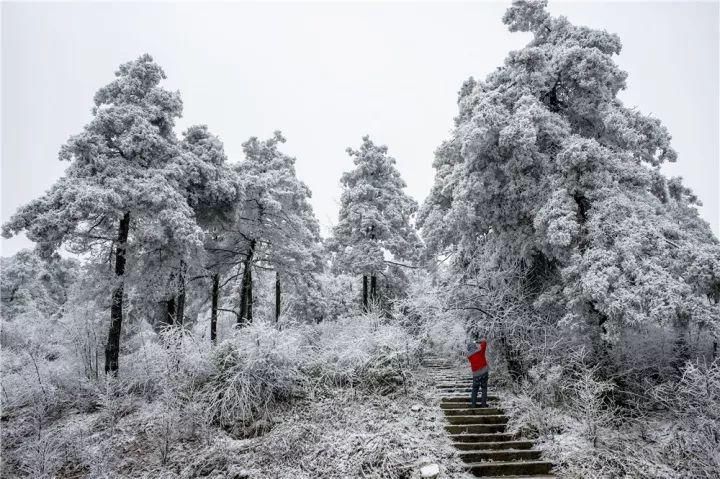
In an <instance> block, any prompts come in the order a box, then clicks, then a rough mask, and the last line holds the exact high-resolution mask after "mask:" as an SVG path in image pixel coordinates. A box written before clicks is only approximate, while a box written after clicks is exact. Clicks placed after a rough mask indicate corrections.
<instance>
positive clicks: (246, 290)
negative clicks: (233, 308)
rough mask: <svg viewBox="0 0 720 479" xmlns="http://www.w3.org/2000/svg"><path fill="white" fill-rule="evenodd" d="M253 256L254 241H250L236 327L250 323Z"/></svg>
mask: <svg viewBox="0 0 720 479" xmlns="http://www.w3.org/2000/svg"><path fill="white" fill-rule="evenodd" d="M254 255H255V240H252V241H250V247H249V248H248V253H247V256H246V257H245V266H244V270H243V276H242V284H241V286H240V314H239V315H238V320H237V322H238V325H243V324H244V323H245V322H252V262H253V256H254Z"/></svg>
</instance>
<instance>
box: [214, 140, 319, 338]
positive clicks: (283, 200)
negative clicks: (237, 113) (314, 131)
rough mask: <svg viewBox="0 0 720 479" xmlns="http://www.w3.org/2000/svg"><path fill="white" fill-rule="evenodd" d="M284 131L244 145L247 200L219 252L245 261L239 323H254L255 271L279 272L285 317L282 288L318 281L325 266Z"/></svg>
mask: <svg viewBox="0 0 720 479" xmlns="http://www.w3.org/2000/svg"><path fill="white" fill-rule="evenodd" d="M284 142H285V138H283V136H282V134H281V133H280V132H276V133H275V135H274V136H273V137H272V138H270V139H268V140H265V141H261V140H259V139H257V138H255V137H253V138H250V139H249V140H248V141H247V142H245V143H244V144H243V149H244V152H245V160H243V161H242V162H240V163H239V164H238V166H237V168H236V172H237V175H238V181H239V185H240V186H239V187H240V190H241V192H242V199H241V200H240V201H239V202H238V203H237V206H236V210H235V216H234V224H232V225H231V226H230V227H229V230H228V231H227V234H226V235H225V244H224V246H222V247H221V248H219V250H221V251H224V252H226V253H227V254H228V255H229V258H241V262H242V279H241V284H240V309H239V313H238V314H237V319H238V323H241V324H242V323H245V322H250V321H252V319H253V272H252V270H253V267H259V268H262V269H264V270H274V272H275V316H276V319H277V317H278V316H279V314H280V306H281V289H282V287H281V284H282V283H283V282H284V281H285V280H292V281H288V282H287V284H288V285H291V284H292V283H294V282H300V283H302V284H305V285H307V284H308V283H312V282H313V281H312V274H313V273H314V272H316V271H317V270H318V269H319V268H321V260H320V249H319V244H320V228H319V225H318V222H317V220H316V218H315V215H314V213H313V210H312V207H311V206H310V203H309V199H310V195H311V193H310V190H309V188H308V187H307V186H306V185H305V184H304V183H303V182H302V181H300V180H299V179H298V178H297V176H296V173H295V166H294V165H295V158H293V157H291V156H288V155H286V154H284V153H282V152H281V151H280V150H279V149H278V146H279V144H281V143H284Z"/></svg>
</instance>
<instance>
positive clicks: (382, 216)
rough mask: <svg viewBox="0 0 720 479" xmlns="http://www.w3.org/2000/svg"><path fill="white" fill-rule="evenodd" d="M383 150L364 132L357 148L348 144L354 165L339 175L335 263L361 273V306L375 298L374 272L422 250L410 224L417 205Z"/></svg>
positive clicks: (383, 148) (375, 282)
mask: <svg viewBox="0 0 720 479" xmlns="http://www.w3.org/2000/svg"><path fill="white" fill-rule="evenodd" d="M387 151H388V149H387V146H377V145H375V144H374V143H373V142H372V141H371V140H370V138H369V137H368V136H365V137H363V142H362V145H361V146H360V149H359V150H353V149H351V148H348V150H347V152H348V154H349V155H350V156H351V157H352V158H353V163H354V164H355V168H354V169H353V170H351V171H349V172H347V173H345V174H343V176H342V179H341V182H342V185H343V192H342V198H341V204H340V214H339V220H338V223H337V225H336V226H335V228H334V229H333V237H332V239H331V241H330V248H331V249H332V250H333V251H335V252H336V253H337V257H336V265H337V267H338V268H339V269H340V270H341V271H345V272H348V273H352V274H359V275H362V281H363V300H362V302H363V308H364V309H365V310H367V309H368V307H369V304H370V303H373V302H375V301H377V300H378V299H379V292H378V285H377V276H378V275H380V274H384V272H385V271H386V270H387V268H388V265H389V264H391V263H393V262H394V261H393V260H396V261H413V260H414V259H415V258H416V257H417V255H418V252H419V248H420V242H419V239H418V237H417V233H416V231H415V227H414V226H413V223H412V218H413V215H414V214H415V212H416V211H417V203H416V202H415V200H413V199H412V198H410V197H409V196H408V195H407V194H406V193H405V192H404V191H403V190H404V189H405V186H406V184H405V181H403V179H402V178H401V177H400V172H399V171H398V170H397V168H396V167H395V159H394V158H392V157H391V156H389V155H388V154H387ZM388 254H389V255H388ZM389 256H391V257H389Z"/></svg>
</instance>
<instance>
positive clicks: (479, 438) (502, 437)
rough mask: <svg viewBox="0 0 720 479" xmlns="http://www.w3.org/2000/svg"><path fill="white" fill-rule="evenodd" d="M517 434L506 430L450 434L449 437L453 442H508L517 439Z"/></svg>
mask: <svg viewBox="0 0 720 479" xmlns="http://www.w3.org/2000/svg"><path fill="white" fill-rule="evenodd" d="M517 438H518V436H517V434H510V433H506V432H500V433H485V434H450V439H452V441H453V442H462V443H470V442H509V441H515V440H517Z"/></svg>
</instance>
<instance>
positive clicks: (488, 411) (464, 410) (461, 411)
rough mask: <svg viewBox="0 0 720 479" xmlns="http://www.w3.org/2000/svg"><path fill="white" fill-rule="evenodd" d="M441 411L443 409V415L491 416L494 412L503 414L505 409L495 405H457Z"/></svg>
mask: <svg viewBox="0 0 720 479" xmlns="http://www.w3.org/2000/svg"><path fill="white" fill-rule="evenodd" d="M443 411H445V416H487V415H490V416H493V415H496V414H504V413H505V411H504V410H502V409H498V408H495V407H473V408H471V407H469V405H467V404H466V405H463V406H461V407H458V408H457V409H446V408H443Z"/></svg>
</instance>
